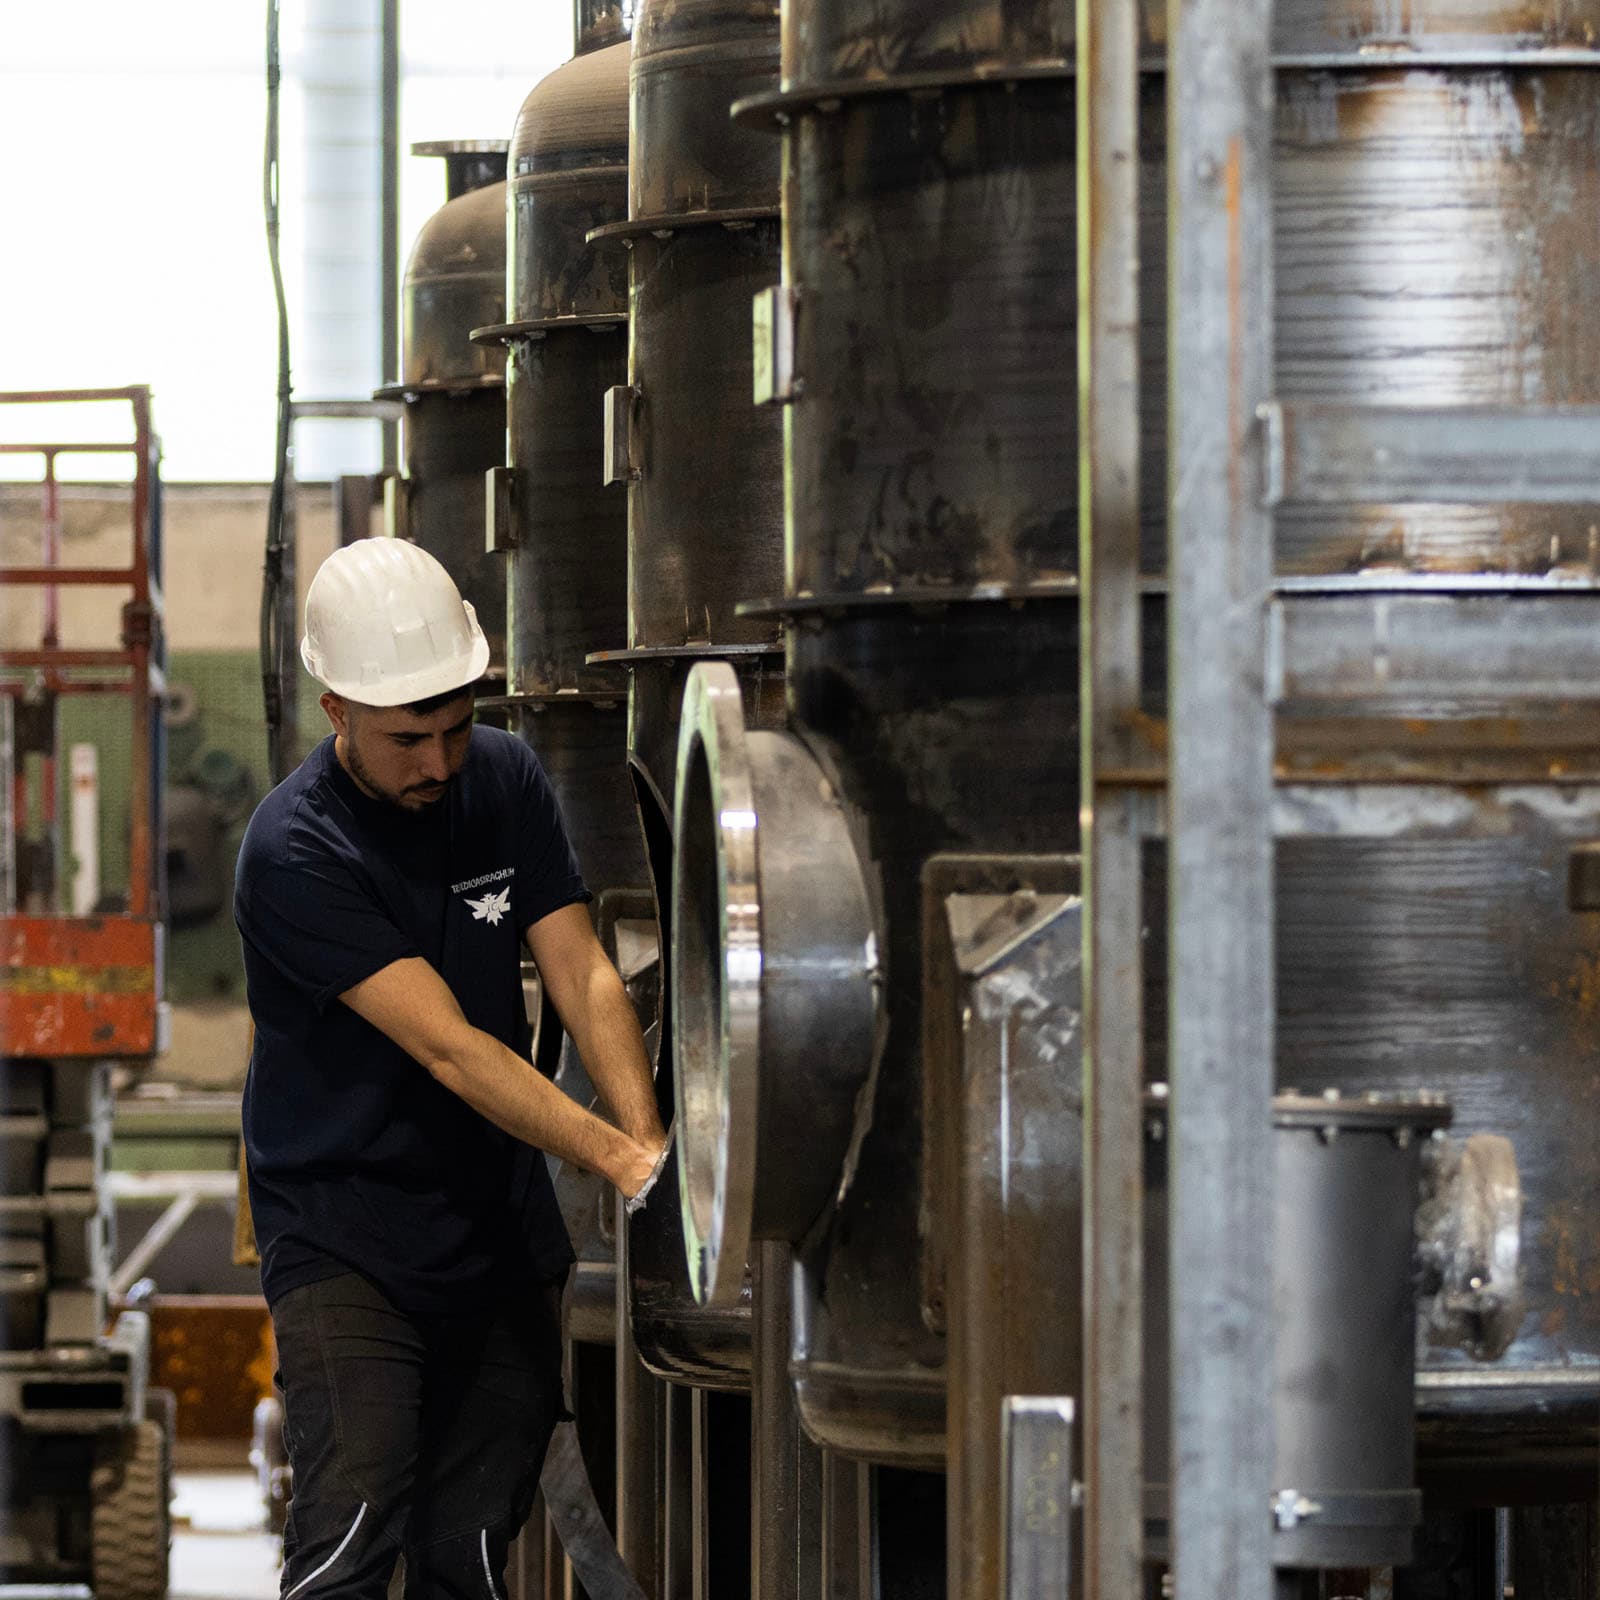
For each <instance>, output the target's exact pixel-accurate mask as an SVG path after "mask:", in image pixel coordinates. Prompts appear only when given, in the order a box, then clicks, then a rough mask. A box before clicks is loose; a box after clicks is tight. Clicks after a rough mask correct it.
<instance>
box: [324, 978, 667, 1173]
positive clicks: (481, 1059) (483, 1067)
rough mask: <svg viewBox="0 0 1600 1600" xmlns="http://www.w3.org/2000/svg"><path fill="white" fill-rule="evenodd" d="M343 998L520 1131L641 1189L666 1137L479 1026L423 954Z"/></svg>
mask: <svg viewBox="0 0 1600 1600" xmlns="http://www.w3.org/2000/svg"><path fill="white" fill-rule="evenodd" d="M339 998H340V999H341V1000H343V1001H344V1003H345V1004H346V1005H347V1006H349V1007H350V1009H351V1010H352V1011H354V1012H355V1013H356V1014H357V1015H358V1016H361V1017H364V1018H365V1019H366V1020H367V1021H368V1022H370V1023H371V1024H372V1025H373V1027H375V1028H377V1029H378V1030H379V1032H381V1033H385V1034H387V1035H388V1036H389V1038H391V1039H393V1040H394V1042H395V1043H396V1044H397V1045H399V1046H400V1048H401V1049H402V1050H404V1051H405V1052H406V1053H407V1054H408V1055H409V1056H411V1057H412V1058H413V1059H414V1060H416V1061H418V1062H420V1063H421V1064H422V1065H423V1066H424V1067H426V1068H427V1069H428V1071H429V1072H430V1073H432V1074H433V1076H434V1077H435V1078H437V1079H438V1080H439V1082H440V1083H442V1084H443V1085H444V1086H445V1088H447V1089H449V1090H450V1091H451V1092H452V1093H453V1094H457V1095H460V1097H461V1098H462V1099H463V1100H465V1101H466V1102H467V1104H468V1105H470V1106H471V1107H472V1108H473V1110H474V1111H477V1112H479V1113H480V1114H481V1115H482V1116H485V1117H487V1118H488V1119H489V1121H491V1122H492V1123H494V1124H495V1125H496V1126H497V1127H500V1128H504V1129H505V1131H506V1132H507V1133H509V1134H511V1135H512V1136H513V1137H514V1138H518V1139H521V1140H523V1141H525V1142H526V1143H528V1144H531V1145H535V1146H537V1147H538V1148H539V1149H541V1150H548V1151H549V1152H550V1153H551V1154H552V1155H555V1156H559V1157H560V1158H561V1159H562V1160H563V1161H571V1162H574V1163H575V1164H576V1165H578V1166H580V1167H586V1168H587V1169H588V1170H589V1171H591V1172H597V1173H599V1174H600V1175H601V1176H602V1177H604V1178H607V1179H609V1180H610V1181H611V1182H612V1183H614V1184H616V1186H617V1187H618V1188H619V1189H621V1190H622V1192H623V1194H624V1195H632V1194H636V1193H637V1192H638V1190H639V1189H640V1187H642V1185H643V1184H644V1183H645V1181H646V1179H647V1178H648V1177H649V1175H650V1170H651V1168H652V1167H653V1166H654V1165H655V1160H656V1157H657V1155H658V1154H659V1152H660V1148H661V1140H660V1139H655V1140H644V1141H641V1140H638V1139H635V1138H633V1137H631V1136H630V1135H629V1134H627V1133H625V1132H623V1131H622V1130H621V1129H619V1128H613V1127H612V1126H611V1124H610V1123H609V1122H606V1121H604V1120H603V1119H602V1118H600V1117H597V1116H595V1115H594V1114H593V1112H590V1111H586V1110H584V1108H583V1107H582V1106H580V1105H579V1104H578V1103H577V1102H576V1101H575V1100H571V1099H569V1098H568V1097H567V1096H566V1095H564V1094H563V1093H562V1092H561V1091H560V1090H559V1089H558V1088H556V1086H555V1085H554V1084H553V1083H551V1082H550V1081H549V1080H548V1079H546V1078H544V1077H543V1076H541V1075H540V1073H538V1072H537V1071H536V1070H535V1069H534V1067H533V1064H532V1063H531V1062H528V1061H524V1060H523V1059H522V1058H521V1057H520V1056H519V1055H517V1054H516V1052H515V1051H513V1050H509V1049H507V1048H506V1046H505V1045H503V1044H501V1043H500V1041H499V1040H498V1039H494V1038H491V1037H490V1035H488V1034H487V1033H484V1032H482V1031H481V1030H480V1029H478V1028H474V1027H473V1026H472V1024H471V1023H470V1022H468V1021H467V1019H466V1018H465V1017H464V1016H463V1015H462V1013H461V1007H460V1006H459V1005H458V1004H457V1003H456V997H455V996H454V995H453V994H451V992H450V989H449V987H448V985H446V983H445V981H444V979H443V978H441V977H440V976H439V974H438V973H437V972H436V971H434V969H433V968H432V967H431V966H429V964H428V963H427V962H426V961H424V960H422V958H421V957H419V956H413V957H411V958H409V959H407V960H404V961H393V962H391V963H390V964H389V965H388V966H386V967H384V968H383V969H382V970H381V971H379V972H375V973H373V975H372V976H371V977H370V978H367V979H364V980H363V981H362V982H361V983H358V984H357V985H356V986H355V987H354V988H353V989H349V990H346V991H345V993H344V994H342V995H341V996H340V997H339ZM630 1186H631V1187H630Z"/></svg>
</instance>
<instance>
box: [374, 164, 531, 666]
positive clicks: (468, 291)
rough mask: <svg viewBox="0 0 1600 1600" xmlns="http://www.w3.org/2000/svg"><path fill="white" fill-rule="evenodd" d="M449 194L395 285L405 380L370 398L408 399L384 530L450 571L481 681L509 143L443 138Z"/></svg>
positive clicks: (498, 447) (498, 593)
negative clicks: (488, 337) (476, 628)
mask: <svg viewBox="0 0 1600 1600" xmlns="http://www.w3.org/2000/svg"><path fill="white" fill-rule="evenodd" d="M412 154H413V155H424V156H437V157H439V158H440V159H442V160H443V162H444V164H445V174H446V177H445V190H446V195H447V198H446V200H445V203H444V205H442V206H441V207H440V208H439V209H438V210H437V211H436V212H435V213H434V214H433V215H432V216H431V217H430V218H429V219H428V221H427V223H426V224H425V225H424V226H423V229H422V232H421V233H420V234H418V235H417V240H416V243H415V244H414V245H413V246H412V248H411V257H410V260H409V261H408V262H407V263H406V273H405V281H404V284H403V286H402V289H401V308H402V317H403V329H404V333H403V339H402V344H401V349H402V352H403V376H402V378H401V381H400V382H399V383H396V384H392V385H390V386H388V387H386V388H383V389H379V390H378V391H377V393H376V394H375V396H374V398H375V399H378V400H399V401H401V402H403V403H404V406H405V415H404V419H403V432H402V437H403V438H404V441H405V445H404V452H405V474H404V476H402V477H398V478H391V479H390V480H389V481H388V483H387V485H386V486H385V487H386V491H387V494H388V520H389V531H390V533H391V534H394V535H395V536H397V537H399V538H402V539H409V540H411V542H412V543H413V544H419V545H421V546H422V548H423V549H424V550H426V551H427V552H428V553H429V555H432V556H436V557H437V558H438V559H439V560H440V561H441V562H443V563H444V565H445V566H446V567H447V568H448V569H449V571H450V573H451V575H452V576H453V577H454V578H455V580H456V586H457V587H458V588H459V589H460V590H461V593H462V595H463V596H464V597H465V598H466V599H467V600H468V601H469V602H470V603H471V605H472V608H473V610H474V611H475V612H476V613H477V615H478V620H479V623H480V625H481V626H482V628H483V630H484V633H485V635H486V636H487V637H488V640H489V650H490V655H489V671H488V679H489V682H488V684H487V685H486V687H487V688H489V689H490V690H492V689H493V688H494V687H496V686H503V683H504V677H505V670H506V648H505V645H506V642H505V612H506V580H505V571H504V568H503V567H502V565H501V563H500V562H499V561H497V560H496V559H495V557H494V556H493V555H492V554H491V553H489V552H487V551H486V550H485V549H484V543H483V537H482V530H483V526H484V499H483V493H484V474H485V473H486V472H488V471H490V470H491V469H492V468H494V467H496V466H498V465H499V464H500V462H501V460H502V459H503V457H504V455H505V392H504V391H505V353H504V351H503V350H502V349H501V348H500V347H498V346H496V345H483V344H473V343H472V342H471V341H470V339H469V337H468V336H469V335H470V334H471V332H472V330H473V329H474V328H478V327H482V326H483V325H484V324H485V323H494V322H500V321H502V320H503V319H504V315H505V303H506V228H505V168H506V152H505V145H504V144H503V143H502V142H500V141H496V140H454V141H451V140H439V141H434V142H431V143H428V144H419V145H414V146H413V147H412Z"/></svg>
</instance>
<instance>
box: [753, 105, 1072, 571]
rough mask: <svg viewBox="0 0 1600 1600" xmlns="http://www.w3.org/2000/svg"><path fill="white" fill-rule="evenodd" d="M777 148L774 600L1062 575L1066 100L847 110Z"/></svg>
mask: <svg viewBox="0 0 1600 1600" xmlns="http://www.w3.org/2000/svg"><path fill="white" fill-rule="evenodd" d="M787 142H788V149H789V156H788V169H787V172H786V180H785V181H786V192H787V195H788V199H789V205H788V209H787V211H786V214H785V224H784V225H785V229H786V232H787V245H786V254H787V257H788V260H789V263H790V269H789V270H790V273H791V276H792V280H793V282H794V284H795V286H796V287H797V289H798V292H799V295H800V297H801V308H800V313H799V318H798V321H797V325H796V330H795V369H796V374H797V377H798V379H799V382H800V384H801V386H802V389H801V393H800V395H799V398H798V399H797V400H796V401H795V402H794V404H793V406H792V407H791V431H790V441H789V448H790V455H791V460H790V478H791V485H792V487H791V490H790V494H791V517H792V530H791V548H790V553H789V562H788V566H789V570H788V574H787V576H788V580H789V585H790V587H789V591H788V592H789V594H790V595H791V596H801V597H803V596H806V595H809V594H834V593H837V592H840V591H855V590H871V591H878V592H882V591H892V590H895V589H898V588H901V587H904V586H907V585H909V584H911V583H913V582H915V583H917V584H918V585H919V586H921V587H924V588H931V589H938V588H940V587H942V586H946V585H949V586H952V587H953V586H962V585H970V584H975V583H996V584H1006V585H1011V586H1013V587H1015V588H1017V589H1019V590H1021V591H1023V592H1026V590H1027V589H1028V588H1029V587H1030V586H1032V585H1035V584H1039V583H1048V582H1050V581H1053V580H1060V579H1061V578H1063V577H1065V576H1067V575H1069V574H1071V573H1072V572H1073V571H1075V570H1076V566H1077V519H1076V517H1075V516H1074V514H1073V508H1074V503H1075V500H1076V493H1075V485H1074V484H1073V483H1072V482H1071V477H1072V468H1073V466H1074V461H1073V458H1072V456H1071V454H1070V449H1071V446H1070V444H1069V443H1068V440H1069V439H1070V436H1071V434H1072V433H1073V432H1075V431H1076V430H1075V428H1074V427H1073V425H1072V418H1073V416H1074V414H1075V410H1076V381H1075V376H1076V342H1075V341H1076V333H1075V317H1076V303H1075V288H1074V275H1073V272H1072V266H1071V256H1070V252H1069V249H1068V241H1070V240H1071V238H1072V234H1073V190H1072V158H1071V152H1072V146H1073V104H1072V99H1071V97H1070V94H1069V93H1068V92H1067V90H1066V86H1065V85H1064V84H1062V83H1059V82H1048V83H1043V84H1024V85H1020V86H1018V87H1017V88H1016V90H1015V91H1014V92H1010V93H1008V92H1004V91H1001V90H994V89H985V90H970V91H960V92H951V93H949V94H946V95H944V96H942V97H939V98H936V99H933V100H914V99H911V98H908V97H892V98H889V99H886V100H883V101H870V102H850V103H847V104H845V105H844V106H843V107H841V108H840V109H839V110H838V111H836V112H834V113H832V114H817V115H814V116H808V117H806V118H804V119H803V120H802V121H801V122H800V123H799V124H798V125H797V126H796V128H795V130H794V132H793V133H792V134H791V136H790V138H789V140H788V141H787ZM933 173H936V174H937V175H938V176H937V179H936V180H935V179H933V178H931V177H930V176H929V175H930V174H933ZM901 373H903V374H905V375H906V376H905V379H904V382H905V385H906V392H905V394H904V395H903V397H901V398H900V399H898V400H897V401H896V402H895V403H892V404H891V403H886V400H887V396H886V394H885V392H884V388H885V386H886V385H888V384H890V383H892V382H896V381H898V380H896V379H895V377H894V375H895V374H901Z"/></svg>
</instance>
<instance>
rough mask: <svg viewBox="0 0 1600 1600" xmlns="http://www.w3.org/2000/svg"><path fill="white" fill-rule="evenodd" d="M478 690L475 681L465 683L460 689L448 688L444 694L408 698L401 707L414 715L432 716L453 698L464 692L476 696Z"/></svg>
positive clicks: (458, 697) (459, 696)
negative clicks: (423, 698) (415, 698)
mask: <svg viewBox="0 0 1600 1600" xmlns="http://www.w3.org/2000/svg"><path fill="white" fill-rule="evenodd" d="M476 691H477V685H476V684H475V683H464V684H462V685H461V687H460V688H459V689H446V690H445V692H444V693H443V694H430V695H429V696H428V698H427V699H426V700H408V701H406V702H405V704H403V705H402V706H400V707H399V709H400V710H401V711H409V712H410V713H411V714H412V716H414V717H426V716H431V715H432V714H433V713H434V712H435V711H439V710H442V709H443V708H444V707H445V706H447V705H449V704H450V702H451V701H452V700H459V699H460V698H461V697H462V695H464V694H470V695H473V696H474V698H476Z"/></svg>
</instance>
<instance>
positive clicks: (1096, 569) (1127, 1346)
mask: <svg viewBox="0 0 1600 1600" xmlns="http://www.w3.org/2000/svg"><path fill="white" fill-rule="evenodd" d="M1138 52H1139V14H1138V7H1137V4H1136V0H1116V3H1113V4H1105V3H1101V0H1080V3H1079V6H1078V15H1077V79H1078V82H1079V83H1080V84H1082V85H1084V92H1083V93H1081V94H1079V95H1078V96H1077V135H1078V182H1077V205H1078V215H1077V223H1078V230H1077V231H1078V261H1077V265H1078V284H1077V288H1078V308H1077V309H1078V352H1079V360H1078V372H1079V393H1078V428H1079V433H1080V450H1079V502H1078V508H1079V526H1078V572H1079V578H1080V581H1081V584H1082V598H1081V600H1080V604H1081V606H1082V608H1083V610H1082V613H1081V616H1080V631H1081V636H1082V646H1081V659H1080V661H1079V671H1080V674H1081V676H1080V680H1079V681H1080V690H1079V695H1080V700H1081V705H1082V711H1081V756H1080V759H1081V763H1082V783H1083V806H1082V818H1083V821H1082V827H1083V841H1082V853H1083V875H1082V882H1083V894H1084V905H1083V972H1082V994H1083V1077H1082V1118H1083V1156H1082V1161H1083V1206H1082V1218H1081V1227H1082V1238H1083V1247H1082V1248H1083V1269H1082V1290H1083V1295H1082V1305H1081V1315H1082V1342H1083V1343H1082V1350H1083V1368H1082V1371H1083V1381H1082V1383H1081V1384H1080V1385H1079V1386H1078V1390H1077V1392H1078V1395H1079V1399H1078V1413H1077V1416H1076V1417H1075V1418H1074V1421H1081V1427H1082V1432H1081V1435H1080V1437H1081V1438H1082V1441H1083V1444H1082V1481H1083V1485H1084V1516H1083V1554H1082V1557H1081V1570H1082V1572H1083V1575H1084V1576H1083V1581H1084V1585H1085V1588H1086V1591H1087V1592H1088V1593H1092V1594H1093V1595H1095V1596H1096V1600H1136V1597H1137V1596H1138V1595H1139V1594H1140V1592H1141V1589H1142V1586H1143V1581H1144V1569H1143V1538H1142V1530H1141V1507H1142V1498H1143V1492H1144V1455H1143V1446H1144V1439H1143V1429H1142V1419H1141V1410H1142V1400H1143V1395H1142V1383H1143V1372H1144V1341H1143V1297H1144V1295H1145V1293H1147V1292H1149V1286H1147V1285H1146V1284H1145V1283H1144V1282H1143V1240H1142V1229H1143V1205H1144V1162H1143V1132H1142V1127H1141V1100H1142V1095H1143V1088H1144V1082H1143V1080H1144V1038H1143V1027H1142V1023H1143V1015H1142V1012H1143V983H1144V973H1143V962H1142V953H1143V937H1142V934H1143V928H1142V922H1143V917H1142V911H1143V908H1142V906H1141V905H1140V899H1139V886H1140V878H1139V816H1138V812H1139V808H1138V800H1137V796H1136V795H1135V794H1132V793H1130V792H1129V791H1128V790H1127V789H1124V788H1118V787H1116V786H1113V785H1112V784H1109V783H1105V782H1103V781H1102V778H1101V773H1102V770H1116V769H1117V768H1120V767H1126V766H1127V765H1128V758H1129V755H1130V753H1131V749H1132V745H1133V741H1132V740H1131V738H1130V737H1129V733H1130V721H1131V719H1132V718H1134V717H1135V716H1136V715H1137V714H1138V712H1139V711H1140V694H1141V672H1140V667H1141V661H1140V644H1141V641H1140V617H1139V606H1140V600H1139V491H1140V481H1139V464H1140V453H1141V437H1140V393H1139V377H1140V354H1141V351H1140V326H1139V289H1140V275H1139V267H1140V261H1139V250H1140V244H1141V239H1140V215H1139V204H1140V195H1139V178H1140V172H1139V105H1140V101H1139V74H1138ZM1157 1287H1159V1286H1157ZM1058 1381H1059V1380H1058ZM1067 1467H1068V1473H1069V1478H1070V1473H1071V1470H1072V1469H1073V1467H1074V1463H1073V1462H1071V1461H1070V1460H1069V1462H1068V1463H1067ZM1015 1512H1016V1508H1015V1507H1013V1514H1014V1515H1015Z"/></svg>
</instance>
